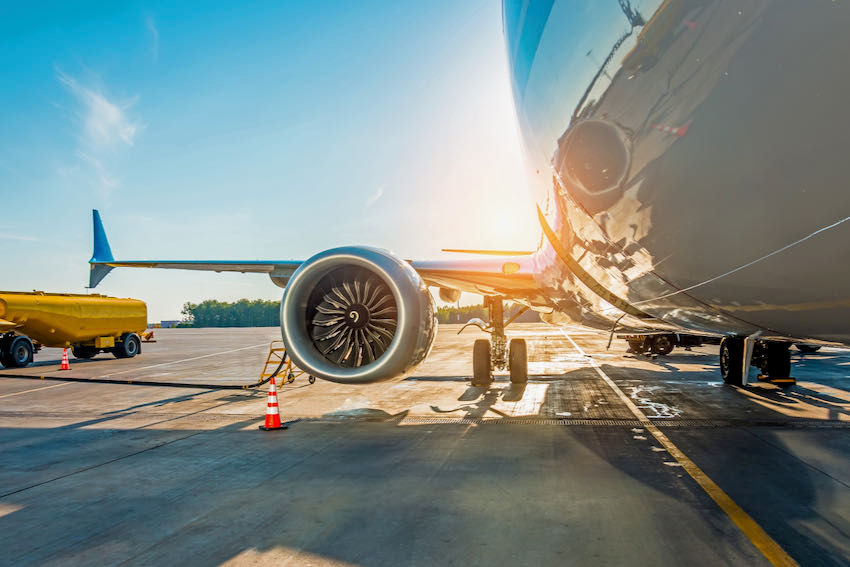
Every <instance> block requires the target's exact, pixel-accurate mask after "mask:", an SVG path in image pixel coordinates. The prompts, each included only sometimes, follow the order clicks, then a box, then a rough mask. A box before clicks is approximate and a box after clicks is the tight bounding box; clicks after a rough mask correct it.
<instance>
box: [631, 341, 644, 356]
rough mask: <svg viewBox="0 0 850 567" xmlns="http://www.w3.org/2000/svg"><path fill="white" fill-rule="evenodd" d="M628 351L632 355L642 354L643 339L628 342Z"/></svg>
mask: <svg viewBox="0 0 850 567" xmlns="http://www.w3.org/2000/svg"><path fill="white" fill-rule="evenodd" d="M629 350H630V351H632V353H633V354H643V351H644V348H643V339H640V340H631V341H629Z"/></svg>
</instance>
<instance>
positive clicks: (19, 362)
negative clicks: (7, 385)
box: [3, 337, 34, 368]
mask: <svg viewBox="0 0 850 567" xmlns="http://www.w3.org/2000/svg"><path fill="white" fill-rule="evenodd" d="M33 351H34V349H33V346H32V341H31V340H29V339H28V338H27V337H15V338H14V339H12V340H11V342H10V343H9V349H8V350H7V351H6V352H5V353H4V356H3V366H5V367H6V368H24V367H25V366H29V365H30V363H31V362H32V353H33Z"/></svg>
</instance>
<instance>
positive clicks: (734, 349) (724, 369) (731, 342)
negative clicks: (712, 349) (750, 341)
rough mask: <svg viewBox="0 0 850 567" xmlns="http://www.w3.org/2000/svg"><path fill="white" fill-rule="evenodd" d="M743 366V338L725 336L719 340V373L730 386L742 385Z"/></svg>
mask: <svg viewBox="0 0 850 567" xmlns="http://www.w3.org/2000/svg"><path fill="white" fill-rule="evenodd" d="M743 366H744V339H742V338H741V337H726V338H724V339H723V340H722V341H720V375H721V376H722V377H723V381H724V382H726V383H727V384H729V385H730V386H742V385H743V384H744V377H743Z"/></svg>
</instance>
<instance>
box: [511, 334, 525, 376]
mask: <svg viewBox="0 0 850 567" xmlns="http://www.w3.org/2000/svg"><path fill="white" fill-rule="evenodd" d="M508 357H509V358H508V364H509V365H510V369H511V383H512V384H525V383H526V382H528V354H527V349H526V345H525V339H513V340H511V344H510V347H508Z"/></svg>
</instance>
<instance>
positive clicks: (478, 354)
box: [458, 296, 528, 386]
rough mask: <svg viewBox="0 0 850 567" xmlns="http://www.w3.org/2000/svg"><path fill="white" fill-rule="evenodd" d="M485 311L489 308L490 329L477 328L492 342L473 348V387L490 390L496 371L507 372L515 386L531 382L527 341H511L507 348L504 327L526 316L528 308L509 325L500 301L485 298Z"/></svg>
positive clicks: (481, 342) (476, 345)
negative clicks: (529, 379) (529, 380)
mask: <svg viewBox="0 0 850 567" xmlns="http://www.w3.org/2000/svg"><path fill="white" fill-rule="evenodd" d="M484 307H489V309H488V311H489V314H490V315H489V319H490V324H489V325H488V326H487V327H483V326H482V325H480V324H478V325H477V326H478V327H479V328H481V330H483V331H486V332H488V333H490V340H488V339H478V340H476V341H475V344H474V345H473V347H472V380H471V383H472V385H473V386H489V385H490V384H491V383H492V382H493V369H494V368H495V369H497V370H504V369H505V368H508V370H509V372H510V376H511V382H512V383H513V384H524V383H526V382H528V354H527V348H526V344H525V339H511V341H510V344H508V340H507V337H506V336H505V327H506V326H508V325H510V324H511V323H512V322H513V321H514V320H515V319H516V318H517V317H519V316H520V315H522V314H523V313H525V311H527V310H528V307H526V308H524V309H522V310H520V311H519V312H518V313H517V314H515V315H514V316H513V317H511V318H510V319H508V321H507V322H506V321H505V313H504V306H503V304H502V298H501V297H488V296H484ZM468 324H469V323H468ZM472 324H476V323H472ZM464 328H466V325H464V327H463V328H461V331H462V330H463V329H464ZM458 333H460V331H458Z"/></svg>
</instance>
